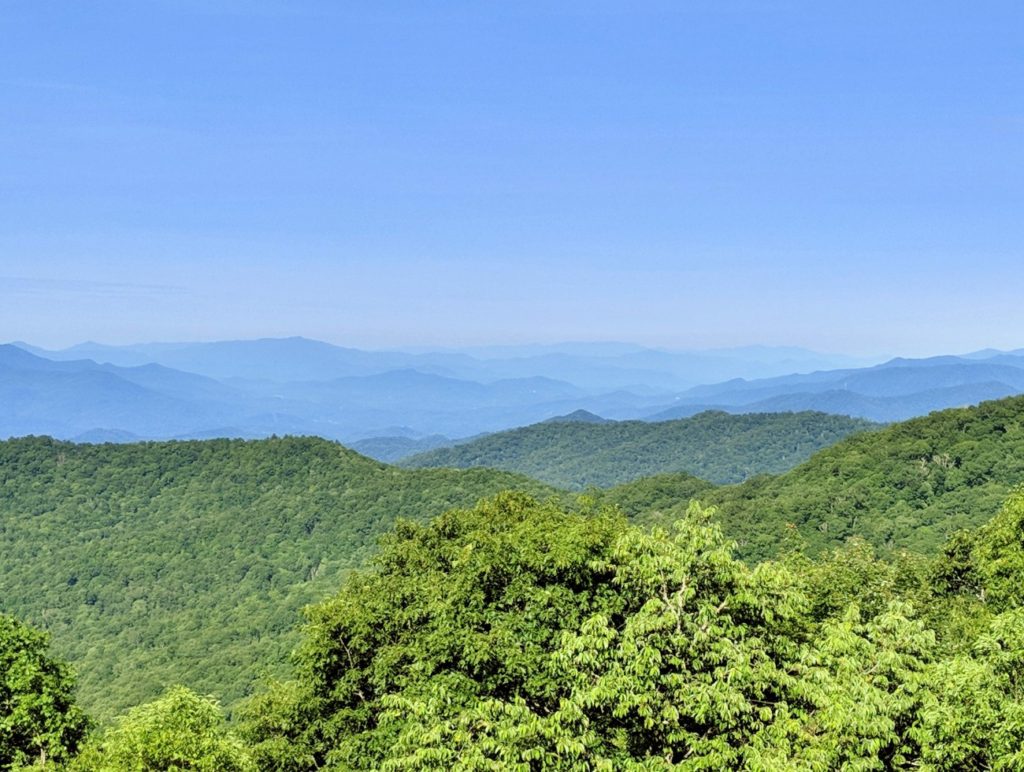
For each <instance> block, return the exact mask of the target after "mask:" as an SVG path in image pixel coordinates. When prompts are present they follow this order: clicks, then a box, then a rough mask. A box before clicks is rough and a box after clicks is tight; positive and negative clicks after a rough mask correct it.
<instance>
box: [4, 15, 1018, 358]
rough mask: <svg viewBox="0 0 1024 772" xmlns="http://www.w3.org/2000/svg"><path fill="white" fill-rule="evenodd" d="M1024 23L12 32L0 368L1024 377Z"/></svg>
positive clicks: (672, 21) (81, 22) (441, 21)
mask: <svg viewBox="0 0 1024 772" xmlns="http://www.w3.org/2000/svg"><path fill="white" fill-rule="evenodd" d="M1022 290H1024V3H1022V2H1020V0H1009V1H1007V2H986V1H985V0H975V1H974V2H963V1H962V0H961V1H958V2H944V1H943V0H927V1H926V2H922V1H918V0H900V1H899V2H893V0H885V1H884V2H874V1H867V2H864V1H861V2H848V3H835V2H820V1H819V0H814V1H808V2H802V1H801V0H792V1H787V0H764V1H763V2H757V1H753V0H751V1H749V2H742V1H739V2H730V1H729V0H709V1H708V2H703V1H695V2H687V1H686V0H675V1H674V2H642V0H637V1H635V2H621V3H617V2H603V1H602V0H588V1H587V2H578V3H577V2H559V1H558V0H545V1H544V2H523V1H522V0H517V1H516V2H510V3H494V2H483V1H482V0H481V1H479V2H458V1H457V0H450V1H449V0H445V2H434V3H430V2H388V0H373V2H343V1H342V0H324V1H323V2H312V1H308V2H307V1H304V0H287V1H286V0H280V1H275V0H262V1H260V0H177V1H175V2H171V1H170V0H166V1H163V0H123V1H121V2H112V1H110V0H89V2H76V1H75V0H63V1H61V0H54V1H53V2H42V1H40V0H14V1H13V2H8V3H4V5H3V9H2V12H0V339H2V340H14V339H23V340H28V341H29V342H32V343H36V344H39V345H48V346H57V345H66V344H70V343H74V342H77V341H81V340H84V339H96V340H100V341H103V342H110V343H118V342H137V341H145V340H193V339H206V340H209V339H218V338H229V337H256V336H277V335H296V334H301V335H306V336H310V337H316V338H321V339H324V340H329V341H332V342H336V343H341V344H347V345H360V346H401V345H461V344H473V343H484V342H503V343H505V342H526V341H556V340H562V339H577V340H580V339H584V340H585V339H614V340H631V341H637V342H641V343H649V344H656V345H664V346H672V347H686V348H689V347H708V346H721V345H739V344H747V343H767V344H795V345H804V346H809V347H812V348H817V349H825V350H833V351H844V352H848V353H880V352H886V353H893V354H907V355H914V354H926V353H939V352H952V351H966V350H969V349H973V348H980V347H983V346H996V347H1002V348H1012V347H1019V346H1024V292H1022Z"/></svg>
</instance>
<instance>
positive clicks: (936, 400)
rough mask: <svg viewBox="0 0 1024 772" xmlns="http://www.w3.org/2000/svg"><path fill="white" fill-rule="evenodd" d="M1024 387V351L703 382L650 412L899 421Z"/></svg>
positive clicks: (652, 415)
mask: <svg viewBox="0 0 1024 772" xmlns="http://www.w3.org/2000/svg"><path fill="white" fill-rule="evenodd" d="M1022 392H1024V354H1021V353H1020V352H1010V353H997V354H993V355H991V356H987V357H979V356H972V355H968V356H963V357H955V356H942V357H931V358H928V359H893V360H890V361H888V362H885V363H883V364H879V365H875V366H873V367H865V368H860V369H849V368H847V369H841V370H828V371H819V372H813V373H809V374H799V375H786V376H781V377H776V378H765V379H758V380H750V381H748V380H743V379H735V380H731V381H726V382H725V383H719V384H715V385H709V386H698V387H695V388H692V389H689V390H687V391H686V392H684V393H682V394H680V395H679V396H677V397H676V398H675V399H674V400H673V401H672V403H671V404H669V405H666V406H664V407H663V408H662V409H660V410H654V411H651V412H648V413H646V414H645V415H644V418H645V419H647V420H655V421H664V420H668V419H671V418H682V417H685V416H689V415H695V414H697V413H700V412H703V411H705V410H725V411H728V412H733V413H748V412H760V411H764V412H777V411H790V410H818V411H821V412H826V413H838V414H841V415H850V416H857V417H861V418H867V419H869V420H872V421H886V422H888V421H901V420H904V419H907V418H913V417H914V416H919V415H925V414H927V413H929V412H931V411H933V410H941V409H944V408H948V407H960V406H965V405H972V404H977V403H978V402H981V401H983V400H989V399H1000V398H1002V397H1008V396H1012V395H1015V394H1020V393H1022Z"/></svg>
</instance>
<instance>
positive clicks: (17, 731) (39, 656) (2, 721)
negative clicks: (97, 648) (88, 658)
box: [0, 614, 87, 770]
mask: <svg viewBox="0 0 1024 772" xmlns="http://www.w3.org/2000/svg"><path fill="white" fill-rule="evenodd" d="M73 687H74V682H73V679H72V677H71V672H70V670H69V669H68V667H67V665H65V664H64V663H63V662H60V661H59V660H56V659H54V658H52V657H51V656H50V653H49V651H48V640H47V636H45V635H44V634H43V633H40V632H38V631H36V630H33V629H31V628H30V627H28V626H27V625H25V624H23V623H21V622H19V621H18V620H16V619H14V618H13V617H10V616H7V615H5V614H0V770H5V769H11V768H12V767H17V766H20V765H23V764H24V765H28V764H39V765H45V764H46V762H47V760H51V761H58V762H59V761H64V760H66V759H67V758H68V757H69V756H71V755H73V754H74V753H75V752H76V750H77V748H78V745H79V744H80V743H81V741H82V738H83V737H84V735H85V731H86V728H87V721H86V718H85V715H84V714H83V713H82V711H81V710H80V709H79V708H78V707H77V706H76V705H75V702H74V696H73Z"/></svg>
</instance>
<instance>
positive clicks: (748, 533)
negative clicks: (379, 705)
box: [608, 397, 1024, 559]
mask: <svg viewBox="0 0 1024 772" xmlns="http://www.w3.org/2000/svg"><path fill="white" fill-rule="evenodd" d="M1021 483H1024V397H1010V398H1007V399H1002V400H998V401H992V402H983V403H982V404H981V405H978V406H975V407H969V408H956V409H950V410H944V411H941V412H937V413H933V414H931V415H928V416H925V417H922V418H915V419H912V420H909V421H904V422H902V423H898V424H893V425H892V426H889V427H886V428H884V429H881V430H879V431H876V432H871V433H864V434H857V435H853V436H851V437H848V438H846V439H844V440H842V441H840V442H838V443H836V444H835V445H833V446H831V447H829V448H826V449H824V450H821V451H819V452H817V453H816V454H814V455H813V456H812V457H811V458H810V459H809V460H808V461H806V462H805V463H803V464H801V465H800V466H797V467H796V468H794V469H792V470H790V471H789V472H786V473H785V474H782V475H779V476H777V477H758V478H754V479H751V480H748V481H746V482H744V483H742V484H740V485H732V486H724V487H720V488H717V489H707V490H703V491H701V490H698V491H696V497H697V498H700V499H701V500H702V501H703V502H705V503H709V504H714V505H716V506H717V507H718V510H719V517H720V519H721V520H722V522H723V524H724V526H725V529H726V533H727V534H728V535H729V536H730V537H732V538H734V539H737V540H738V541H739V544H740V549H741V551H742V553H743V554H744V555H745V556H746V557H748V558H751V559H760V558H765V557H770V556H773V555H774V554H775V552H776V550H777V549H778V547H779V545H780V544H781V543H783V541H784V540H786V539H788V538H790V536H787V533H788V532H789V528H788V526H789V525H790V524H792V525H794V526H796V528H797V530H798V532H799V535H800V537H801V538H802V539H803V540H804V541H805V542H806V543H807V545H808V546H809V548H810V549H811V550H812V551H817V550H821V549H824V548H826V547H830V546H835V545H838V544H841V543H843V542H844V541H845V540H846V539H847V538H849V537H851V536H860V537H863V538H865V539H867V540H868V541H870V542H871V543H873V544H875V545H877V546H879V547H883V548H902V547H906V548H911V549H914V550H919V551H924V552H932V551H934V550H936V549H938V547H939V545H941V544H942V542H943V541H944V540H945V538H946V537H947V536H948V535H949V534H951V533H952V532H954V531H956V530H958V529H961V528H972V527H975V526H978V525H980V524H981V523H983V522H984V521H985V520H987V519H988V518H990V517H991V516H992V515H993V514H994V513H995V512H996V511H997V510H998V508H999V506H1000V504H1001V503H1002V501H1003V500H1005V498H1006V496H1007V494H1008V493H1009V491H1010V490H1011V489H1012V488H1013V487H1014V486H1016V485H1019V484H1021ZM645 485H647V481H644V480H641V481H639V482H636V483H632V484H630V485H625V486H621V487H620V488H619V489H615V490H614V491H611V492H609V494H608V495H609V496H611V497H612V499H613V500H616V501H620V502H624V506H625V507H626V509H627V512H628V513H630V514H632V515H634V516H637V517H640V518H641V519H646V520H650V519H652V518H651V512H652V511H653V510H655V509H657V510H659V511H661V513H662V515H661V519H671V518H672V517H673V516H674V514H673V513H674V512H678V511H679V510H680V508H681V507H683V506H685V503H686V501H685V500H686V499H687V498H688V497H687V496H685V495H684V496H680V498H679V500H678V501H677V502H676V505H675V506H674V507H673V506H671V505H668V506H667V505H666V501H665V497H664V496H661V497H658V496H656V495H655V494H654V493H652V492H645V491H644V486H645ZM671 485H672V483H671V482H670V481H663V482H662V486H663V487H665V486H669V487H671ZM678 485H679V486H681V487H682V488H683V490H684V492H686V493H688V492H689V488H690V487H692V483H691V482H690V481H689V480H688V479H687V478H686V477H683V478H682V479H681V480H680V481H679V482H678ZM654 519H658V518H654Z"/></svg>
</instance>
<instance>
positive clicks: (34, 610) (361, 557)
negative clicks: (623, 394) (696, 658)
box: [0, 398, 1024, 718]
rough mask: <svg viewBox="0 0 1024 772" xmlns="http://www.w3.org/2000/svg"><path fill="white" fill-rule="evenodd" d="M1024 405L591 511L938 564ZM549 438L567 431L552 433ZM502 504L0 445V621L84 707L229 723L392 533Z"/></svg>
mask: <svg viewBox="0 0 1024 772" xmlns="http://www.w3.org/2000/svg"><path fill="white" fill-rule="evenodd" d="M1022 426H1024V398H1013V399H1007V400H1003V401H1000V402H993V403H985V404H983V405H981V406H979V407H975V408H967V409H961V410H951V411H946V412H943V413H937V414H934V415H932V416H928V417H927V418H923V419H917V420H914V421H909V422H907V423H905V424H899V425H895V426H892V427H888V428H886V429H883V430H880V431H871V432H867V433H862V434H860V435H857V436H854V437H850V438H848V439H846V440H843V441H841V442H840V443H839V444H837V445H836V446H834V447H832V448H829V449H826V450H823V451H820V452H819V453H818V454H816V455H815V456H814V457H813V458H812V459H811V460H810V461H808V462H806V463H805V464H803V465H802V466H800V467H797V468H796V469H794V470H793V471H791V472H789V473H786V474H783V475H781V476H778V477H760V478H756V479H754V480H750V481H748V482H746V483H744V484H741V485H733V486H725V487H716V486H714V485H712V484H711V483H708V482H706V481H703V480H700V479H699V478H696V477H693V476H691V475H686V474H666V475H658V476H655V477H651V478H645V479H644V480H641V481H637V482H634V483H631V484H629V485H625V486H619V487H617V488H612V489H610V490H609V491H607V492H606V493H604V494H601V497H603V498H604V499H605V500H606V501H607V502H610V503H614V504H617V505H619V506H621V507H622V509H623V510H624V511H625V512H626V513H627V514H629V515H631V516H632V517H633V518H634V519H635V520H636V521H638V522H641V523H650V522H655V521H660V522H670V521H672V520H674V519H676V518H677V517H679V516H681V514H682V513H684V512H685V509H686V506H687V503H688V502H689V501H690V500H691V499H698V500H700V501H702V502H705V503H707V504H715V505H717V506H718V508H719V514H718V518H719V519H720V521H721V522H722V524H723V528H724V531H725V535H726V536H727V537H728V538H733V539H736V540H737V541H738V542H739V553H738V554H739V555H741V556H742V557H744V558H747V559H748V560H750V559H757V558H759V557H764V556H775V555H777V554H778V552H779V548H780V545H785V544H789V545H792V544H795V543H797V542H798V541H799V540H797V539H795V538H794V534H793V532H792V529H790V528H788V524H789V523H793V524H795V525H796V526H797V527H798V531H799V534H800V535H801V536H802V539H803V540H804V541H806V542H807V543H808V546H809V547H810V548H811V552H812V553H816V552H817V551H819V550H820V549H821V548H823V547H826V546H829V545H838V544H841V543H842V542H843V541H844V540H845V539H846V538H847V537H849V536H851V535H858V534H859V535H863V536H865V537H866V538H867V539H869V540H870V541H872V542H873V543H875V544H877V545H880V546H882V547H893V546H912V547H915V548H918V549H921V550H923V551H926V552H932V553H934V552H936V551H937V550H938V549H939V548H940V547H941V545H942V543H943V538H944V534H946V533H949V532H952V531H953V530H954V529H956V528H958V527H961V526H965V525H976V524H979V523H981V522H983V521H984V520H985V519H986V518H988V517H990V516H991V515H992V514H993V513H994V512H995V511H996V510H997V509H998V507H999V505H1000V503H1001V502H1002V500H1003V499H1004V498H1005V497H1006V495H1007V493H1008V491H1009V490H1010V489H1011V487H1012V486H1014V485H1017V484H1019V483H1021V482H1022V481H1024V431H1022ZM558 428H565V427H564V426H563V427H558ZM504 489H518V490H526V491H529V492H533V493H534V494H538V495H540V496H541V497H542V498H544V497H547V496H550V495H552V494H553V493H554V491H553V489H551V488H547V487H545V486H543V485H542V484H540V483H536V482H533V481H531V480H529V479H527V478H525V477H521V476H517V475H512V474H509V473H504V472H495V471H492V470H483V469H476V470H466V471H454V470H443V469H440V470H439V469H423V470H403V469H397V468H394V467H389V466H386V465H384V464H381V463H377V462H374V461H371V460H369V459H367V458H364V457H362V456H359V455H357V454H355V453H353V452H351V451H348V450H346V449H344V448H342V447H341V446H339V445H336V444H334V443H331V442H327V441H323V440H317V439H271V440H264V441H256V442H242V441H227V440H216V441H205V442H170V443H149V444H133V445H120V446H118V445H104V446H87V445H86V446H83V445H72V444H68V443H60V442H55V441H52V440H49V439H44V438H28V439H22V440H13V441H8V442H4V443H0V555H2V560H0V604H2V605H0V611H3V612H8V613H14V614H16V615H17V616H19V617H21V618H23V619H25V620H26V621H27V622H29V623H30V624H33V625H36V626H38V627H42V628H44V629H46V630H48V631H50V632H52V633H53V634H54V641H55V645H56V647H57V651H58V653H60V654H61V655H63V656H66V657H68V658H69V659H70V660H71V661H72V664H73V665H75V667H76V668H77V669H78V671H79V673H80V679H81V683H82V696H83V701H84V703H85V705H86V706H87V707H88V708H89V709H90V710H91V711H92V712H94V714H95V715H97V716H99V717H101V718H102V717H106V716H109V715H112V714H113V713H115V712H118V711H120V710H123V709H124V708H125V707H127V706H129V705H131V704H134V703H137V702H140V701H142V700H145V699H147V698H149V697H151V696H153V695H154V694H156V693H157V692H158V691H159V690H160V689H161V688H162V687H164V686H168V685H171V684H173V683H177V682H183V683H186V684H188V685H190V686H192V687H194V688H196V689H198V690H200V691H201V692H203V693H214V694H217V695H219V696H220V697H221V698H222V699H223V700H224V701H225V703H226V704H229V705H232V704H234V702H235V701H236V699H237V698H238V697H240V696H242V695H244V694H245V693H247V692H248V691H249V690H250V688H251V684H252V680H253V677H254V674H255V673H257V672H258V671H259V670H260V669H262V668H270V669H271V670H273V669H275V668H276V667H278V666H279V665H280V663H281V662H282V661H283V660H284V659H285V657H286V654H287V652H288V651H290V650H291V648H292V647H293V645H294V644H295V642H296V640H297V638H296V636H295V635H294V633H293V632H292V626H293V625H294V624H295V622H296V620H297V619H298V609H299V608H301V607H302V605H304V604H305V603H308V602H312V601H316V600H318V599H320V598H321V597H323V596H324V595H325V594H326V593H328V592H330V591H332V590H333V589H334V588H336V587H337V586H338V584H339V583H341V582H342V580H343V579H344V577H345V576H346V575H347V572H348V571H349V570H351V569H352V568H355V567H359V566H362V565H364V564H365V563H366V561H367V560H368V558H369V557H370V556H371V555H372V554H373V553H374V551H375V549H376V541H377V538H378V537H379V536H380V534H382V533H384V532H385V531H387V529H388V528H390V527H391V525H392V524H393V523H394V522H395V520H396V519H397V518H399V517H407V518H411V519H414V520H419V521H423V520H425V519H427V518H428V517H432V516H434V515H437V514H438V513H440V512H443V511H445V510H446V509H448V508H449V507H452V506H467V505H470V504H472V503H473V502H475V501H476V500H477V499H479V498H480V497H483V496H487V495H490V494H492V493H494V492H497V491H500V490H504Z"/></svg>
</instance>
